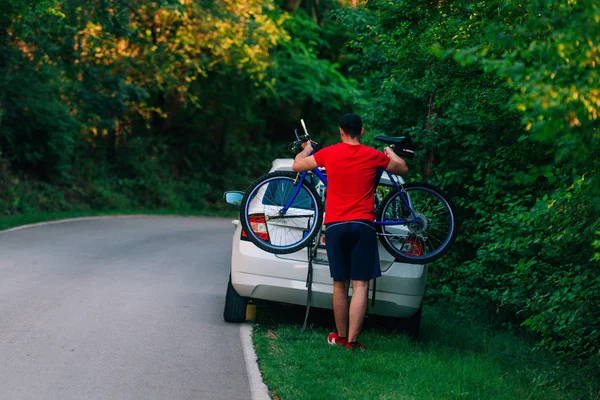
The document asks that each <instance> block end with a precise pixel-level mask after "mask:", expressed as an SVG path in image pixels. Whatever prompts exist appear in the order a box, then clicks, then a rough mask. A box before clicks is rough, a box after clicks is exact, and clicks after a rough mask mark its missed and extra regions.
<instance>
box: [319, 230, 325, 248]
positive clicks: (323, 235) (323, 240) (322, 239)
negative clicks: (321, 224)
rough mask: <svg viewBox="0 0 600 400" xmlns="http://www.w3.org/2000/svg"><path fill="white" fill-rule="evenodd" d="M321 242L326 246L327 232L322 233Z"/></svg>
mask: <svg viewBox="0 0 600 400" xmlns="http://www.w3.org/2000/svg"><path fill="white" fill-rule="evenodd" d="M320 242H321V243H320V244H321V246H325V232H323V233H321V240H320Z"/></svg>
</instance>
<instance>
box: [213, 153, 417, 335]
mask: <svg viewBox="0 0 600 400" xmlns="http://www.w3.org/2000/svg"><path fill="white" fill-rule="evenodd" d="M292 162H293V160H292V159H291V158H289V159H277V160H275V161H273V163H272V167H271V170H270V171H269V172H273V171H291V170H292ZM387 179H389V178H387V176H386V175H385V174H384V175H383V176H382V181H381V183H382V184H385V181H386V180H387ZM400 179H402V178H400ZM242 195H243V193H242V192H235V191H232V192H226V193H225V195H224V198H225V200H226V201H227V202H228V203H230V204H233V205H238V206H239V204H240V203H239V202H240V200H241V198H242ZM232 222H233V224H234V225H235V226H236V228H235V231H234V233H233V243H232V249H231V269H230V279H229V284H228V286H227V295H226V300H225V311H224V313H223V317H224V319H225V321H227V322H242V321H244V320H245V319H246V305H247V304H248V301H249V300H250V301H252V300H268V301H275V302H281V303H291V304H298V305H305V304H306V300H307V287H306V278H307V272H308V250H307V249H302V250H300V251H297V252H295V253H291V254H271V253H268V252H265V251H263V250H261V249H259V248H258V247H256V246H255V245H254V244H253V243H252V242H251V241H250V240H249V239H248V238H247V237H245V233H244V232H243V229H242V225H241V223H240V221H239V220H234V221H232ZM323 230H324V228H323ZM325 240H326V238H325V236H324V232H323V233H322V234H321V239H320V243H319V246H318V248H317V252H316V257H314V258H313V283H312V299H311V307H320V308H329V309H331V308H333V305H332V294H333V282H332V279H331V275H330V273H329V265H328V261H327V252H326V250H325V246H324V243H325ZM379 257H380V267H381V274H382V276H381V277H380V278H377V282H376V291H375V292H376V293H375V302H374V305H373V304H372V296H373V290H372V289H373V281H371V284H370V285H371V286H370V288H371V289H370V290H369V308H368V314H375V315H381V316H388V317H395V318H402V325H403V328H404V330H405V331H406V332H407V333H408V334H409V335H411V336H413V337H416V336H418V333H419V327H420V322H421V308H422V303H423V296H424V293H425V285H426V282H427V266H426V265H417V264H406V263H402V262H397V261H395V260H394V257H393V256H391V255H390V254H389V253H388V252H387V251H386V250H385V249H384V248H383V246H382V245H381V243H380V244H379ZM350 290H351V291H350V293H352V289H350Z"/></svg>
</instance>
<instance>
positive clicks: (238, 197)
mask: <svg viewBox="0 0 600 400" xmlns="http://www.w3.org/2000/svg"><path fill="white" fill-rule="evenodd" d="M242 197H244V192H239V191H237V190H231V191H228V192H225V193H223V200H225V202H226V203H227V204H231V205H232V206H239V205H240V204H242Z"/></svg>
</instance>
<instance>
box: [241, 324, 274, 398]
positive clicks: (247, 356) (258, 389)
mask: <svg viewBox="0 0 600 400" xmlns="http://www.w3.org/2000/svg"><path fill="white" fill-rule="evenodd" d="M240 339H241V340H242V348H243V349H244V360H246V372H247V374H248V381H249V382H250V394H251V395H252V400H271V396H269V389H268V388H267V385H265V383H264V382H263V379H262V375H261V373H260V370H259V369H258V357H257V356H256V352H255V351H254V345H253V344H252V324H251V323H243V324H241V325H240Z"/></svg>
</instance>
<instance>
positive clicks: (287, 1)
mask: <svg viewBox="0 0 600 400" xmlns="http://www.w3.org/2000/svg"><path fill="white" fill-rule="evenodd" d="M300 3H302V0H284V2H283V9H284V10H285V11H287V12H289V13H292V14H294V13H295V12H296V11H297V10H298V7H300Z"/></svg>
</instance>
